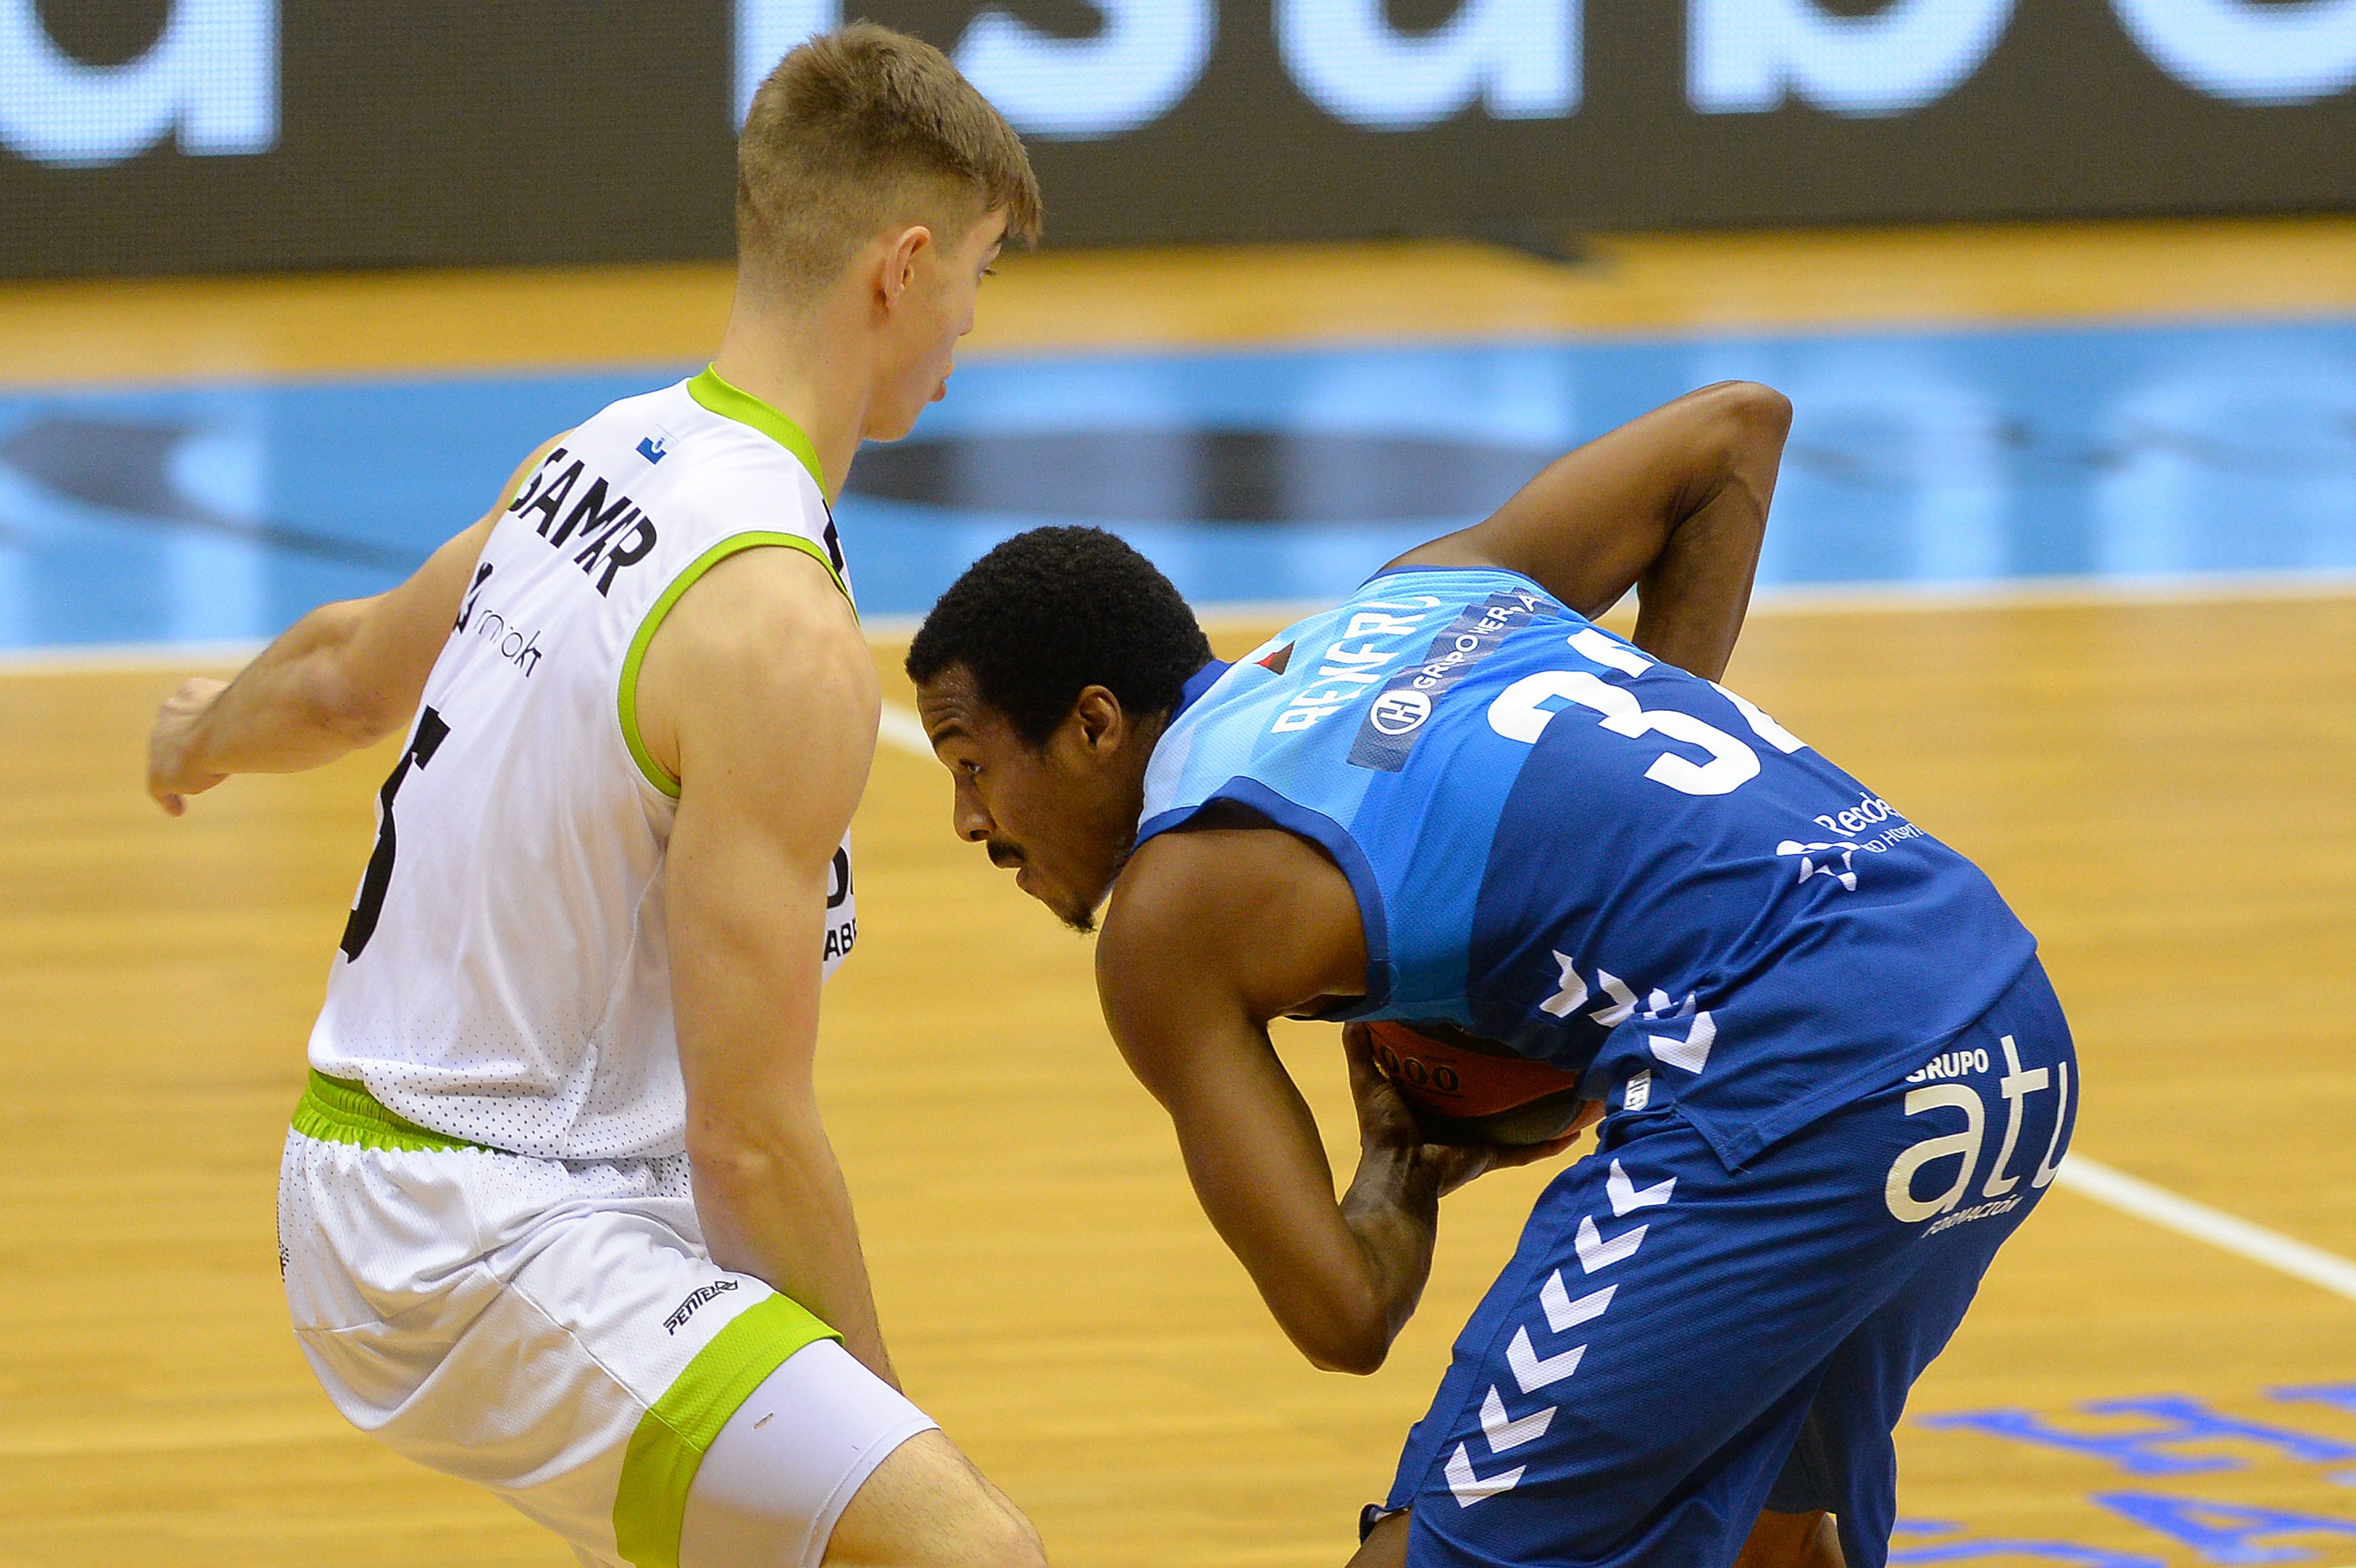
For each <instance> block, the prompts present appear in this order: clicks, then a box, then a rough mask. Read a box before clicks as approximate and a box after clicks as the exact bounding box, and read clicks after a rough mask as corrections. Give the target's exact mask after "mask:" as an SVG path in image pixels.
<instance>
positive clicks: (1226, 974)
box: [1097, 806, 1365, 1016]
mask: <svg viewBox="0 0 2356 1568" xmlns="http://www.w3.org/2000/svg"><path fill="white" fill-rule="evenodd" d="M1358 919H1359V915H1358V909H1357V905H1356V902H1355V897H1354V896H1353V894H1352V892H1351V889H1350V886H1349V883H1348V880H1347V878H1346V877H1344V875H1343V874H1342V872H1341V870H1340V868H1339V867H1338V866H1336V865H1334V863H1333V859H1332V857H1331V856H1330V855H1329V854H1326V852H1325V851H1324V850H1323V849H1322V848H1320V847H1319V846H1318V845H1316V844H1315V843H1312V842H1311V841H1310V840H1308V839H1306V838H1302V837H1300V836H1298V835H1296V834H1294V833H1292V832H1289V831H1287V830H1285V829H1283V828H1281V827H1280V826H1279V825H1277V824H1276V823H1274V822H1270V821H1269V820H1268V819H1267V818H1265V817H1262V816H1260V815H1258V813H1256V812H1253V811H1249V810H1248V809H1244V808H1234V809H1222V808H1221V807H1219V806H1214V807H1213V808H1212V809H1211V810H1210V811H1205V812H1202V813H1198V814H1197V815H1196V816H1195V817H1194V819H1193V820H1192V821H1191V822H1188V823H1187V824H1186V825H1185V826H1184V827H1183V828H1180V829H1177V830H1174V831H1172V832H1164V833H1161V834H1157V835H1156V836H1155V837H1153V838H1151V839H1149V840H1147V841H1146V842H1145V843H1143V844H1141V845H1140V846H1139V848H1138V850H1137V852H1136V853H1135V854H1133V855H1131V856H1130V861H1129V864H1128V865H1126V866H1124V867H1123V868H1122V871H1121V874H1120V876H1119V880H1118V881H1117V882H1116V883H1115V884H1114V886H1113V891H1112V898H1111V901H1110V903H1109V904H1108V907H1107V908H1106V911H1105V918H1104V929H1103V934H1102V936H1101V937H1100V938H1099V939H1098V947H1097V972H1098V985H1099V988H1100V989H1103V990H1106V991H1107V992H1108V993H1109V992H1113V991H1125V990H1129V989H1131V988H1134V987H1137V986H1140V985H1143V986H1146V987H1149V988H1153V989H1162V988H1166V986H1167V983H1169V982H1170V981H1171V980H1172V979H1173V978H1174V977H1177V976H1182V975H1188V974H1192V975H1195V976H1197V977H1198V978H1203V979H1205V980H1209V979H1212V978H1213V977H1214V976H1216V977H1217V979H1218V980H1219V981H1220V982H1223V983H1228V984H1232V985H1234V986H1235V987H1237V989H1239V990H1241V991H1243V992H1245V993H1248V994H1251V995H1253V996H1255V998H1261V997H1263V995H1264V999H1265V1000H1266V1002H1267V1004H1268V1006H1269V1015H1271V1016H1273V1015H1274V1014H1275V1013H1278V1012H1282V1011H1286V1010H1287V1009H1289V1008H1290V1007H1291V1006H1293V1005H1294V1004H1298V1003H1299V1002H1301V1001H1303V1000H1305V999H1307V998H1308V997H1310V996H1312V995H1315V994H1318V993H1322V992H1323V991H1324V990H1326V989H1327V988H1328V987H1329V985H1330V984H1331V983H1332V981H1333V975H1332V974H1331V973H1329V971H1332V970H1333V969H1334V968H1335V966H1334V964H1333V962H1331V961H1330V954H1331V952H1332V950H1334V949H1336V948H1337V947H1338V948H1348V947H1349V946H1350V944H1351V942H1352V940H1354V939H1355V938H1356V937H1357V933H1358ZM1356 952H1357V955H1358V956H1357V959H1356V961H1355V962H1356V967H1357V969H1359V970H1363V967H1364V961H1365V960H1364V946H1363V942H1360V943H1359V945H1358V947H1357V948H1356ZM1349 967H1350V966H1349V965H1348V964H1347V963H1345V964H1344V965H1343V966H1342V968H1344V970H1347V969H1348V968H1349ZM1347 979H1348V976H1346V975H1345V976H1344V981H1345V983H1346V980H1347ZM1294 992H1298V993H1299V994H1298V995H1295V994H1292V993H1294Z"/></svg>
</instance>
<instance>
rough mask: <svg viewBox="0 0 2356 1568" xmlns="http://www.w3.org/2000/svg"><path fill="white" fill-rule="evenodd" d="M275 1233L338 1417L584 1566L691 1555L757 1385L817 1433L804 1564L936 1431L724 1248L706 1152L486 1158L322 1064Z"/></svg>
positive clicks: (808, 1483)
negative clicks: (461, 1484)
mask: <svg viewBox="0 0 2356 1568" xmlns="http://www.w3.org/2000/svg"><path fill="white" fill-rule="evenodd" d="M278 1236H279V1258H280V1262H281V1265H282V1267H283V1269H284V1273H285V1278H286V1300H287V1305H288V1307H289V1309H290V1311H291V1313H292V1316H293V1317H294V1323H295V1337H296V1339H297V1340H298V1342H299V1343H300V1344H301V1346H302V1348H303V1354H304V1356H305V1359H307V1360H308V1361H309V1362H310V1364H311V1368H312V1370H313V1371H315V1372H316V1373H317V1374H318V1378H319V1382H320V1384H321V1386H322V1387H324V1388H325V1389H326V1390H327V1397H328V1398H329V1399H330V1400H332V1401H333V1402H335V1405H336V1408H337V1410H339V1411H341V1412H343V1414H344V1416H345V1417H346V1418H347V1419H348V1420H349V1421H350V1422H351V1423H353V1424H354V1425H356V1426H358V1427H359V1428H360V1429H361V1430H362V1431H365V1432H369V1433H371V1434H374V1435H376V1436H377V1437H379V1438H380V1439H382V1440H383V1441H384V1442H385V1443H386V1444H389V1445H390V1446H391V1447H392V1448H393V1449H395V1450H396V1451H398V1452H400V1453H402V1454H404V1455H408V1456H409V1457H410V1458H412V1459H414V1460H417V1461H418V1462H419V1463H421V1464H423V1465H427V1466H431V1467H433V1468H434V1469H436V1470H441V1471H444V1472H445V1473H447V1474H449V1475H453V1476H458V1477H465V1478H466V1479H467V1480H470V1481H475V1482H477V1483H479V1484H481V1485H483V1486H485V1487H489V1488H491V1489H492V1490H493V1491H495V1492H496V1493H498V1495H499V1496H500V1497H502V1498H505V1499H506V1500H507V1501H509V1502H510V1503H512V1504H514V1505H515V1506H516V1507H517V1508H518V1509H521V1510H522V1511H523V1512H525V1513H526V1514H529V1515H530V1516H531V1517H532V1518H533V1519H535V1520H540V1521H541V1523H542V1524H545V1525H547V1526H548V1527H549V1528H550V1529H552V1530H555V1531H556V1532H557V1533H558V1534H559V1535H562V1537H564V1539H565V1540H566V1541H570V1542H571V1543H572V1544H573V1547H574V1548H575V1550H576V1552H578V1554H579V1555H580V1556H581V1557H582V1559H583V1560H584V1562H587V1563H612V1564H620V1563H628V1564H632V1565H634V1568H680V1526H681V1520H682V1518H683V1517H684V1516H685V1515H686V1514H687V1513H688V1511H689V1492H690V1489H691V1487H692V1486H693V1485H694V1482H695V1478H696V1475H697V1472H698V1469H699V1467H700V1466H701V1464H702V1462H703V1457H704V1455H705V1453H706V1452H707V1451H708V1450H709V1449H710V1448H711V1447H712V1443H713V1440H714V1439H715V1438H717V1437H718V1436H719V1435H720V1434H721V1431H722V1429H723V1427H725V1426H727V1424H728V1423H729V1420H730V1418H731V1417H732V1416H734V1414H735V1413H736V1412H737V1410H738V1408H739V1407H740V1406H742V1405H744V1404H745V1402H746V1401H747V1400H748V1399H751V1398H753V1397H754V1396H755V1394H756V1392H757V1393H758V1394H759V1396H760V1399H761V1401H762V1402H764V1403H765V1414H766V1413H776V1414H784V1415H787V1416H788V1418H789V1420H790V1423H791V1430H792V1431H793V1432H794V1434H795V1441H794V1442H793V1443H792V1444H791V1445H790V1455H791V1458H792V1460H793V1462H794V1464H795V1466H796V1467H797V1469H798V1472H799V1473H797V1474H791V1475H780V1476H779V1477H777V1487H776V1490H777V1494H778V1496H779V1497H780V1498H807V1499H808V1501H807V1505H806V1507H804V1508H803V1509H802V1511H803V1512H804V1513H805V1514H806V1515H807V1516H808V1517H807V1518H804V1519H802V1520H800V1521H799V1523H798V1526H795V1527H794V1528H792V1529H789V1530H787V1534H788V1535H792V1534H795V1533H796V1532H797V1531H798V1534H799V1537H800V1544H799V1545H798V1547H794V1548H793V1549H792V1550H790V1551H788V1552H785V1553H783V1554H781V1555H780V1556H779V1558H778V1559H777V1561H779V1562H780V1563H787V1564H796V1563H807V1564H809V1565H812V1568H814V1565H815V1564H817V1563H818V1562H819V1558H820V1556H821V1555H822V1554H823V1552H824V1550H825V1546H826V1542H827V1539H828V1537H829V1536H830V1534H831V1533H832V1530H833V1527H834V1520H835V1518H836V1517H837V1516H839V1515H840V1513H841V1509H842V1507H843V1505H844V1504H846V1503H847V1502H849V1500H850V1498H851V1495H852V1494H853V1493H855V1492H856V1491H857V1490H858V1487H859V1483H860V1482H862V1481H863V1480H864V1479H865V1478H866V1477H867V1475H868V1474H869V1473H870V1472H871V1471H873V1468H874V1466H876V1465H878V1464H880V1463H881V1462H882V1461H883V1458H884V1457H885V1456H886V1455H889V1454H890V1452H891V1451H892V1450H893V1449H894V1448H896V1447H897V1446H898V1445H899V1444H901V1443H903V1442H905V1440H906V1439H907V1438H909V1437H911V1436H914V1435H915V1434H916V1433H918V1432H922V1431H926V1430H928V1429H930V1428H931V1427H932V1425H933V1423H932V1422H931V1421H930V1420H928V1419H926V1417H925V1416H924V1415H923V1414H922V1413H921V1412H918V1411H917V1410H916V1407H915V1406H913V1405H911V1404H909V1403H908V1402H907V1401H906V1400H905V1399H904V1398H902V1397H901V1396H900V1394H899V1393H898V1392H897V1391H894V1390H893V1389H892V1388H891V1386H890V1385H889V1384H887V1383H885V1382H883V1380H881V1379H879V1378H876V1377H875V1376H873V1374H872V1373H868V1372H867V1371H866V1370H865V1369H863V1368H861V1367H859V1366H858V1364H857V1363H856V1362H855V1361H852V1360H851V1359H850V1358H849V1357H848V1356H846V1355H843V1354H842V1352H841V1348H840V1346H839V1345H837V1344H836V1343H835V1342H834V1341H835V1339H836V1336H835V1334H834V1331H833V1330H832V1329H830V1328H829V1327H827V1326H826V1325H825V1324H823V1323H821V1322H819V1319H818V1318H816V1317H815V1316H811V1314H810V1313H809V1312H808V1311H807V1310H805V1309H804V1308H803V1307H802V1306H801V1305H799V1304H798V1303H796V1302H794V1301H793V1300H791V1299H790V1298H788V1297H786V1296H783V1295H780V1294H776V1292H775V1291H772V1290H771V1289H770V1288H769V1287H768V1286H767V1285H766V1284H763V1283H761V1282H760V1281H758V1280H756V1279H754V1278H752V1277H751V1276H749V1275H745V1274H738V1273H730V1272H729V1271H727V1270H725V1269H723V1268H721V1267H719V1266H718V1265H717V1264H715V1263H714V1262H712V1259H711V1257H710V1255H709V1254H708V1253H707V1252H706V1251H705V1250H704V1246H703V1240H702V1231H701V1226H700V1225H699V1224H698V1222H697V1219H696V1214H695V1203H694V1198H693V1196H692V1194H691V1190H690V1188H689V1185H688V1172H687V1163H686V1161H685V1160H684V1159H683V1158H674V1159H669V1160H652V1161H622V1162H614V1163H594V1164H586V1163H572V1162H564V1161H555V1160H538V1159H527V1158H524V1157H522V1156H520V1155H509V1154H504V1153H500V1152H498V1151H494V1150H488V1149H481V1148H476V1147H472V1146H469V1145H466V1144H458V1143H457V1142H456V1141H455V1140H453V1139H449V1138H446V1137H444V1136H443V1135H442V1134H440V1133H433V1132H430V1131H428V1130H427V1129H424V1128H422V1127H418V1126H416V1125H414V1124H413V1123H411V1122H406V1121H403V1120H402V1118H400V1117H398V1116H396V1115H394V1114H393V1113H392V1112H389V1111H387V1110H385V1109H384V1107H382V1106H381V1105H380V1104H378V1103H377V1102H376V1101H375V1100H374V1099H373V1098H372V1097H371V1096H369V1093H368V1091H367V1090H365V1089H363V1088H361V1087H360V1086H359V1085H358V1084H352V1083H347V1082H344V1081H342V1080H340V1079H330V1078H327V1077H325V1076H324V1075H321V1074H318V1073H316V1072H315V1073H314V1074H313V1075H312V1078H311V1087H310V1089H309V1090H308V1091H307V1092H306V1093H305V1096H304V1099H303V1103H302V1105H301V1107H300V1108H299V1109H298V1110H297V1112H296V1114H295V1128H294V1131H293V1132H291V1133H289V1134H288V1136H287V1140H286V1149H285V1155H284V1160H283V1162H282V1163H281V1165H280V1168H279V1186H278ZM761 1424H762V1425H763V1426H765V1427H766V1426H769V1425H770V1424H771V1423H769V1422H767V1421H766V1420H764V1421H763V1422H762V1423H761ZM780 1424H783V1423H780ZM775 1435H776V1434H775V1433H774V1432H771V1433H766V1434H765V1442H764V1444H763V1447H762V1452H764V1453H766V1454H769V1455H777V1454H779V1453H780V1452H781V1451H780V1449H779V1446H778V1444H776V1442H774V1441H773V1439H774V1437H775ZM686 1568H695V1565H694V1564H693V1563H689V1564H687V1565H686Z"/></svg>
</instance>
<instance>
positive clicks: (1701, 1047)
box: [1644, 1012, 1718, 1072]
mask: <svg viewBox="0 0 2356 1568" xmlns="http://www.w3.org/2000/svg"><path fill="white" fill-rule="evenodd" d="M1644 1043H1645V1044H1646V1045H1647V1046H1649V1047H1651V1048H1652V1052H1653V1055H1654V1056H1655V1057H1656V1058H1659V1059H1660V1060H1662V1061H1665V1062H1666V1063H1668V1064H1669V1065H1670V1066H1671V1067H1677V1068H1683V1069H1686V1071H1687V1072H1699V1071H1701V1069H1703V1068H1704V1067H1706V1066H1708V1063H1709V1047H1712V1046H1714V1045H1716V1044H1718V1026H1717V1025H1716V1024H1714V1023H1712V1022H1711V1021H1710V1016H1709V1015H1708V1013H1707V1012H1702V1013H1697V1014H1696V1015H1694V1021H1693V1027H1692V1028H1690V1029H1688V1030H1687V1031H1686V1037H1685V1038H1684V1039H1682V1040H1673V1039H1671V1038H1669V1037H1668V1036H1665V1035H1648V1036H1645V1037H1644Z"/></svg>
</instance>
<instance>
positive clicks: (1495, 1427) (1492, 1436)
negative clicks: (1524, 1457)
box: [1481, 1383, 1555, 1454]
mask: <svg viewBox="0 0 2356 1568" xmlns="http://www.w3.org/2000/svg"><path fill="white" fill-rule="evenodd" d="M1554 1408H1555V1407H1554V1406H1552V1405H1547V1406H1546V1407H1545V1408H1544V1409H1542V1410H1540V1411H1539V1412H1537V1414H1535V1415H1526V1416H1523V1417H1521V1418H1520V1419H1519V1420H1507V1419H1506V1416H1505V1398H1504V1396H1502V1395H1500V1394H1499V1393H1498V1392H1497V1388H1496V1385H1495V1384H1494V1383H1492V1384H1491V1385H1490V1386H1489V1397H1488V1398H1487V1399H1484V1400H1483V1401H1482V1402H1481V1430H1482V1431H1483V1432H1484V1433H1486V1434H1488V1436H1489V1452H1491V1453H1492V1454H1503V1453H1504V1452H1505V1450H1506V1449H1508V1448H1519V1447H1520V1446H1521V1445H1522V1444H1525V1443H1527V1442H1529V1441H1531V1440H1532V1439H1533V1438H1536V1437H1539V1436H1541V1435H1543V1434H1545V1432H1546V1429H1547V1425H1548V1424H1549V1423H1551V1422H1552V1421H1553V1420H1554Z"/></svg>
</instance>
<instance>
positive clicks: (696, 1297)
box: [663, 1280, 736, 1334]
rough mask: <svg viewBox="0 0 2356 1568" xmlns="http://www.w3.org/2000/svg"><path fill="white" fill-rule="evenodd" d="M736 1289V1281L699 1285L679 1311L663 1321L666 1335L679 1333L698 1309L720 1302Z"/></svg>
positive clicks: (681, 1304)
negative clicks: (724, 1296) (707, 1304)
mask: <svg viewBox="0 0 2356 1568" xmlns="http://www.w3.org/2000/svg"><path fill="white" fill-rule="evenodd" d="M735 1288H736V1282H735V1281H734V1280H714V1281H712V1283H710V1284H708V1285H698V1286H697V1287H696V1288H695V1289H694V1290H692V1291H691V1292H689V1293H688V1297H687V1299H686V1300H685V1301H683V1302H680V1304H679V1310H678V1311H676V1312H674V1313H672V1314H671V1315H670V1316H669V1317H666V1318H664V1319H663V1332H664V1333H665V1334H676V1333H678V1332H679V1331H680V1329H682V1328H684V1327H686V1326H687V1320H688V1319H689V1318H691V1317H693V1316H695V1314H696V1309H697V1308H699V1307H701V1306H702V1305H705V1304H706V1303H709V1302H715V1301H718V1300H719V1299H720V1298H721V1297H722V1296H723V1295H726V1294H728V1293H729V1292H730V1291H732V1290H734V1289H735Z"/></svg>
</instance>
